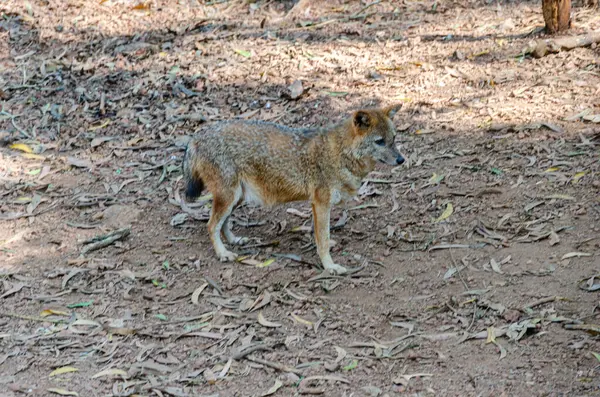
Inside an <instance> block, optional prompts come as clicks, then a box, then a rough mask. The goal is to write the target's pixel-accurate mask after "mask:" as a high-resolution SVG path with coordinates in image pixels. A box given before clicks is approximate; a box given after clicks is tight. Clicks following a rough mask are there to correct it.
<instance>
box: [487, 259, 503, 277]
mask: <svg viewBox="0 0 600 397" xmlns="http://www.w3.org/2000/svg"><path fill="white" fill-rule="evenodd" d="M490 266H491V267H492V270H493V271H495V272H496V273H498V274H504V273H503V272H502V270H500V265H499V264H498V262H496V260H495V259H494V258H491V259H490Z"/></svg>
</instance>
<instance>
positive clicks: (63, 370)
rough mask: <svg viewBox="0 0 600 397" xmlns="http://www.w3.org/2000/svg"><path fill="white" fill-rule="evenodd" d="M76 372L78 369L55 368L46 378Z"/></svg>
mask: <svg viewBox="0 0 600 397" xmlns="http://www.w3.org/2000/svg"><path fill="white" fill-rule="evenodd" d="M77 371H79V369H77V368H75V367H60V368H57V369H55V370H54V371H52V372H50V375H48V376H56V375H62V374H67V373H69V372H77Z"/></svg>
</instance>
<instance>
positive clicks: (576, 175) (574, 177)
mask: <svg viewBox="0 0 600 397" xmlns="http://www.w3.org/2000/svg"><path fill="white" fill-rule="evenodd" d="M585 174H586V172H585V171H582V172H578V173H576V174H575V175H574V176H573V183H579V180H580V179H581V178H583V177H584V176H585Z"/></svg>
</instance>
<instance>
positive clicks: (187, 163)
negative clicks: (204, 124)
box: [183, 142, 204, 201]
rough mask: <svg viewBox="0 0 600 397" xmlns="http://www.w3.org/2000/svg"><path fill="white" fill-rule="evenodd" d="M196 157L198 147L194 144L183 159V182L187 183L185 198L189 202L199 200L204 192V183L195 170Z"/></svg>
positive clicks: (188, 147) (187, 149)
mask: <svg viewBox="0 0 600 397" xmlns="http://www.w3.org/2000/svg"><path fill="white" fill-rule="evenodd" d="M195 157H196V147H195V146H194V144H193V143H192V142H190V144H189V145H188V146H187V148H186V150H185V156H184V158H183V180H184V181H185V197H186V199H187V200H188V201H190V200H193V199H195V198H198V197H199V196H200V195H201V194H202V190H204V182H203V181H202V179H201V178H199V177H197V174H196V173H195V172H194V170H193V164H194V162H195V160H196V159H195Z"/></svg>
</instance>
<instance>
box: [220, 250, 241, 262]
mask: <svg viewBox="0 0 600 397" xmlns="http://www.w3.org/2000/svg"><path fill="white" fill-rule="evenodd" d="M218 255H219V260H220V261H221V262H231V261H234V260H235V259H236V258H237V257H238V254H236V253H235V252H231V251H225V252H222V253H220V254H218Z"/></svg>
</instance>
